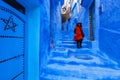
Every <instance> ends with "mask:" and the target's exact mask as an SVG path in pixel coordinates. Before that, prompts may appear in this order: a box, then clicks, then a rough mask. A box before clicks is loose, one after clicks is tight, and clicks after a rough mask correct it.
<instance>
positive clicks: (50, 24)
mask: <svg viewBox="0 0 120 80" xmlns="http://www.w3.org/2000/svg"><path fill="white" fill-rule="evenodd" d="M40 4H41V5H40V72H41V71H42V68H44V67H45V66H46V63H47V60H48V59H49V56H50V54H49V53H50V49H52V48H55V46H56V44H57V40H58V39H59V38H60V35H61V34H60V31H61V4H60V1H59V0H46V1H45V0H44V1H41V2H40ZM58 35H59V36H58Z"/></svg>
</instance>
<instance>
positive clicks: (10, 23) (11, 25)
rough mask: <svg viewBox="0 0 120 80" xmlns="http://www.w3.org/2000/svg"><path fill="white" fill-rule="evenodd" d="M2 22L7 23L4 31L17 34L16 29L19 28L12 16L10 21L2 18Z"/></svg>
mask: <svg viewBox="0 0 120 80" xmlns="http://www.w3.org/2000/svg"><path fill="white" fill-rule="evenodd" d="M1 20H2V21H3V22H4V23H5V27H4V30H9V29H11V30H12V31H13V32H15V27H16V26H17V24H16V23H15V22H14V21H13V17H12V16H10V17H9V18H8V19H3V18H1Z"/></svg>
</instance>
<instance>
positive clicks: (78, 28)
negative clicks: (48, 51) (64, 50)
mask: <svg viewBox="0 0 120 80" xmlns="http://www.w3.org/2000/svg"><path fill="white" fill-rule="evenodd" d="M74 34H75V35H74V41H76V42H77V48H82V41H83V38H84V33H83V30H82V23H81V22H78V23H77V24H76V27H75V29H74Z"/></svg>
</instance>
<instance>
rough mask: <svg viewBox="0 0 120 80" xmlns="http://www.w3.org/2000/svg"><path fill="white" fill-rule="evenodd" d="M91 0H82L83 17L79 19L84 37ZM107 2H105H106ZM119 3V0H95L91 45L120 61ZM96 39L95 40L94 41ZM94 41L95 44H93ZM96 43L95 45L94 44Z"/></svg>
mask: <svg viewBox="0 0 120 80" xmlns="http://www.w3.org/2000/svg"><path fill="white" fill-rule="evenodd" d="M91 3H92V0H90V1H87V0H83V3H82V6H83V7H84V8H85V12H84V15H83V16H84V18H83V19H81V20H82V22H83V26H85V27H86V28H85V29H84V30H85V31H84V32H85V34H86V37H87V38H88V39H89V37H90V36H89V33H90V32H89V26H90V24H89V14H90V13H89V8H90V5H91ZM106 3H107V4H106ZM119 9H120V3H119V0H115V1H111V0H95V12H94V13H93V14H94V16H95V17H94V23H93V25H94V28H93V30H94V37H95V40H94V41H93V46H92V47H97V46H98V48H99V49H98V50H100V51H103V52H105V53H106V54H107V55H108V56H109V57H111V59H114V60H116V61H117V62H119V63H120V60H119V58H120V55H119V53H120V47H119V46H120V32H119V31H120V27H119V26H120V23H119V22H120V19H119V18H118V16H119V14H120V10H119ZM95 41H96V42H95ZM94 43H95V45H94ZM96 45H97V46H96Z"/></svg>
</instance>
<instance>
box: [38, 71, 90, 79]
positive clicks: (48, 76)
mask: <svg viewBox="0 0 120 80" xmlns="http://www.w3.org/2000/svg"><path fill="white" fill-rule="evenodd" d="M40 80H84V78H75V77H70V76H69V77H66V76H61V75H52V74H45V73H42V75H41V76H40ZM86 80H90V79H86ZM91 80H92V79H91Z"/></svg>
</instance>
